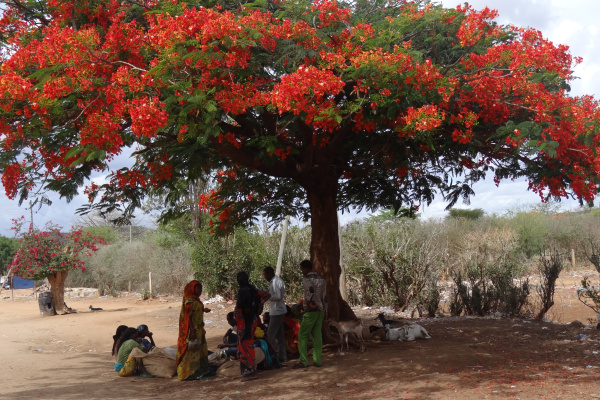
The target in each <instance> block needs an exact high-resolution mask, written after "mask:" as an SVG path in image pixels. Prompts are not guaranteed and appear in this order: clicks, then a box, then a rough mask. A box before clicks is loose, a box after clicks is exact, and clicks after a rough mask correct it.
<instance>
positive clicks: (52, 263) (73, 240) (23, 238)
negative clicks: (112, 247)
mask: <svg viewBox="0 0 600 400" xmlns="http://www.w3.org/2000/svg"><path fill="white" fill-rule="evenodd" d="M13 222H14V227H13V228H14V229H15V231H16V234H17V236H18V237H19V248H18V249H17V251H16V253H15V256H14V258H13V260H12V263H11V264H10V266H9V269H10V270H11V272H12V273H13V274H14V275H17V276H19V277H21V278H23V279H34V280H39V279H44V278H48V282H49V283H50V291H51V292H52V304H53V306H54V309H55V310H56V312H57V313H58V314H62V313H63V312H64V291H65V279H66V278H67V275H68V273H69V271H72V270H76V269H79V270H82V271H85V268H84V264H85V263H84V261H83V260H82V258H83V257H84V256H89V255H91V253H92V252H94V251H96V250H98V247H97V245H98V244H102V243H103V242H102V239H100V238H99V237H94V236H92V235H91V234H89V233H84V232H83V231H82V230H81V229H78V230H75V231H72V232H70V233H63V232H61V230H60V228H59V227H57V226H54V225H52V224H51V223H48V224H46V228H45V230H37V229H33V228H30V229H29V230H28V231H27V232H21V230H20V227H21V226H22V218H21V219H15V220H13Z"/></svg>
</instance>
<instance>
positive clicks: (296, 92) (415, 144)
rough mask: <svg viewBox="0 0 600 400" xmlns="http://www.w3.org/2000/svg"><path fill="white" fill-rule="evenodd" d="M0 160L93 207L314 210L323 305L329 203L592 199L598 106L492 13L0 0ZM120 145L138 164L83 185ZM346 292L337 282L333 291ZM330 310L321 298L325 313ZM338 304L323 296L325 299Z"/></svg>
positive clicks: (34, 183) (330, 231)
mask: <svg viewBox="0 0 600 400" xmlns="http://www.w3.org/2000/svg"><path fill="white" fill-rule="evenodd" d="M4 4H5V8H4V9H3V18H2V19H1V21H0V24H1V28H2V29H1V37H0V39H1V40H2V41H3V43H4V55H5V56H4V60H3V62H2V67H1V70H0V71H1V73H0V110H1V111H0V132H1V139H0V143H1V145H2V148H3V151H2V153H1V154H0V171H1V172H2V183H3V185H4V188H5V190H6V193H7V195H8V196H9V197H11V198H16V197H18V198H19V199H20V200H21V201H22V200H24V199H25V198H27V196H29V195H30V191H31V190H32V188H34V187H37V188H39V187H40V185H41V186H42V187H44V188H45V189H47V190H53V191H57V192H59V193H60V194H61V195H62V196H65V197H66V198H72V197H73V196H74V195H75V194H76V193H77V190H78V189H79V188H80V187H81V186H83V185H86V184H87V186H86V189H85V192H86V193H87V194H88V195H89V197H90V200H93V201H94V206H95V207H100V208H104V209H112V208H114V207H117V206H118V207H123V208H124V209H125V211H126V212H132V210H133V209H134V208H136V207H138V206H140V205H141V202H142V199H143V198H144V196H145V195H147V193H148V192H152V191H154V192H158V193H161V194H166V197H165V198H166V199H167V201H168V202H173V204H175V202H176V201H177V200H178V199H179V198H180V197H181V196H182V195H183V194H184V193H186V191H187V184H188V183H189V182H193V181H195V180H197V179H202V178H203V177H205V176H207V175H208V174H210V173H213V172H214V178H215V181H216V182H217V187H216V188H215V189H214V190H213V191H212V192H210V193H207V194H205V195H201V196H200V204H201V206H203V207H204V208H205V209H206V210H209V211H210V212H211V213H212V214H213V216H214V222H213V223H214V225H213V228H214V229H215V230H220V231H227V230H228V229H229V227H230V226H231V225H232V224H239V223H245V222H248V221H251V220H252V219H253V218H255V216H256V215H257V214H259V213H262V214H263V215H265V216H266V217H268V218H273V219H280V218H283V217H284V216H285V215H287V214H293V215H297V216H300V217H303V218H309V217H310V218H311V219H312V227H313V237H312V243H311V257H312V258H313V262H315V266H316V267H317V270H319V271H322V272H324V273H325V275H327V279H328V295H331V296H336V293H334V292H335V291H337V288H336V284H337V279H338V278H337V276H338V275H339V267H338V265H337V264H338V261H339V248H338V245H337V244H336V243H337V234H338V233H337V222H336V220H335V214H336V212H337V211H338V210H339V209H342V210H348V209H349V208H358V209H362V208H366V209H368V210H377V209H379V208H390V209H394V210H398V209H400V208H401V207H409V208H412V209H413V210H417V209H418V206H419V205H420V204H423V203H429V202H431V201H432V200H433V198H434V197H435V196H438V195H439V196H443V197H444V198H445V199H446V200H447V201H448V203H449V206H452V205H453V204H455V203H456V201H458V200H460V199H467V200H468V198H469V196H471V195H472V194H473V190H472V188H471V187H472V184H473V183H474V182H476V181H479V180H481V179H484V178H485V177H487V176H493V178H494V179H495V181H496V182H497V183H499V182H500V181H501V180H503V179H515V178H519V177H526V178H527V179H528V180H529V182H530V184H529V187H530V189H531V190H534V191H535V192H537V193H539V194H540V196H541V197H542V198H544V199H546V198H551V197H556V198H560V197H565V196H573V197H576V198H579V199H581V200H582V201H586V202H588V201H591V200H592V199H593V198H594V196H595V195H596V192H597V185H598V173H599V168H600V163H598V157H597V150H598V143H599V135H598V127H599V125H598V119H599V117H600V113H599V111H598V104H597V102H596V100H594V99H593V98H592V97H589V96H583V97H570V96H569V95H568V90H569V82H570V81H571V80H572V79H573V75H572V69H573V66H574V65H575V64H576V63H578V62H580V61H581V60H580V59H579V58H573V57H572V56H571V54H570V53H569V50H568V48H567V47H566V46H563V45H555V44H553V43H551V42H550V41H548V40H546V39H545V38H544V37H543V36H542V34H541V32H539V31H536V30H534V29H523V28H518V27H513V26H505V27H503V26H499V25H497V24H496V23H495V22H494V18H495V17H496V14H497V13H496V12H495V11H493V10H490V9H488V8H486V9H484V10H481V11H477V10H473V9H471V8H470V7H469V6H457V7H456V8H454V9H445V8H443V7H442V6H440V5H436V4H433V3H430V2H429V1H426V0H423V1H405V0H395V1H394V0H392V1H387V0H386V1H383V0H368V1H367V0H359V1H353V2H342V1H333V0H316V1H313V2H311V1H306V0H292V1H278V0H260V1H258V0H257V1H256V2H254V3H247V4H243V5H242V4H239V3H236V2H231V1H229V0H210V1H209V0H205V1H187V2H186V1H178V0H169V1H160V0H151V1H135V0H131V1H127V2H117V1H105V0H92V1H85V2H84V1H75V2H60V1H56V0H48V1H44V0H30V1H16V0H8V1H6V2H4ZM126 148H131V149H133V151H134V155H135V163H134V164H133V165H132V166H131V167H125V168H122V169H119V170H116V171H111V174H110V179H109V181H108V182H106V183H95V182H91V183H88V181H87V180H88V179H89V177H90V176H91V175H92V173H94V172H103V171H107V170H108V169H109V167H110V165H109V162H110V160H112V159H114V157H116V156H117V155H119V154H121V153H122V152H123V151H126V150H125V149H126ZM338 293H339V292H338ZM335 303H336V302H332V303H331V304H335ZM333 307H335V305H334V306H333Z"/></svg>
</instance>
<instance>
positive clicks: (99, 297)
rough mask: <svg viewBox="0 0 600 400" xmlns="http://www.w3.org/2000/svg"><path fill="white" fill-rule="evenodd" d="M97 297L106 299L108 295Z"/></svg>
mask: <svg viewBox="0 0 600 400" xmlns="http://www.w3.org/2000/svg"><path fill="white" fill-rule="evenodd" d="M98 298H99V299H106V298H108V295H104V296H100V297H98Z"/></svg>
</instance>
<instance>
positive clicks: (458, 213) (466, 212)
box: [448, 208, 485, 219]
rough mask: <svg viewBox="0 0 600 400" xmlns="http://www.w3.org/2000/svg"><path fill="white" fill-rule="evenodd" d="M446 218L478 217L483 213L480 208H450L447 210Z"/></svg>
mask: <svg viewBox="0 0 600 400" xmlns="http://www.w3.org/2000/svg"><path fill="white" fill-rule="evenodd" d="M448 213H449V214H448V218H463V219H479V218H481V217H483V216H484V215H485V212H484V211H483V210H482V209H481V208H475V209H463V208H451V209H450V210H448Z"/></svg>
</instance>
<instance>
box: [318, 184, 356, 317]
mask: <svg viewBox="0 0 600 400" xmlns="http://www.w3.org/2000/svg"><path fill="white" fill-rule="evenodd" d="M320 187H321V188H320V190H308V189H307V197H308V204H309V206H310V215H311V241H310V257H311V261H312V263H313V268H314V270H315V272H317V273H318V274H320V275H321V276H323V278H325V281H326V282H327V303H328V307H327V314H328V318H331V319H335V320H338V321H348V320H353V319H356V316H355V315H354V312H353V311H352V309H351V308H350V306H349V305H348V303H346V302H345V301H344V300H343V299H342V295H341V293H340V274H341V267H340V245H339V231H338V221H337V202H336V196H337V180H336V181H334V182H331V183H330V184H329V185H320Z"/></svg>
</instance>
